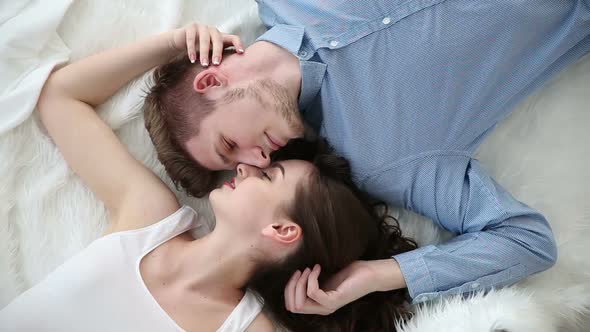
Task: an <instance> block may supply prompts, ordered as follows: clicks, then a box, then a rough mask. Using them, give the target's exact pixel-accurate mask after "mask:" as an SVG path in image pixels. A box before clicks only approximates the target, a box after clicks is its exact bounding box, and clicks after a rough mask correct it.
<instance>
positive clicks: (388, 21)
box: [381, 17, 391, 24]
mask: <svg viewBox="0 0 590 332" xmlns="http://www.w3.org/2000/svg"><path fill="white" fill-rule="evenodd" d="M381 22H383V24H389V23H391V18H389V17H386V18H384V19H383V21H381Z"/></svg>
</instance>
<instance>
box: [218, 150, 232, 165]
mask: <svg viewBox="0 0 590 332" xmlns="http://www.w3.org/2000/svg"><path fill="white" fill-rule="evenodd" d="M215 153H217V156H219V159H221V162H222V163H223V164H224V165H229V159H227V157H226V156H224V155H223V154H222V153H221V152H219V150H217V148H215Z"/></svg>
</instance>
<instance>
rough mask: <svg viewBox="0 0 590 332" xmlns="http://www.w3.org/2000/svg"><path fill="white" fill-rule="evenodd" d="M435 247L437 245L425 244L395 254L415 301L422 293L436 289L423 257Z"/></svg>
mask: <svg viewBox="0 0 590 332" xmlns="http://www.w3.org/2000/svg"><path fill="white" fill-rule="evenodd" d="M435 248H436V247H435V246H425V247H420V248H417V249H414V250H411V251H408V252H404V253H401V254H399V255H395V256H393V259H395V260H396V261H397V263H398V264H399V267H400V269H401V271H402V274H403V276H404V279H405V280H406V286H407V288H408V292H409V293H410V297H411V298H412V300H414V301H416V300H419V299H418V298H419V297H420V295H421V294H423V293H429V292H432V291H433V290H434V282H433V280H432V276H431V275H430V271H429V270H428V267H427V266H426V263H425V262H424V258H423V257H424V255H426V254H428V253H430V252H431V251H433V250H434V249H435ZM425 300H426V299H425ZM420 302H422V301H420Z"/></svg>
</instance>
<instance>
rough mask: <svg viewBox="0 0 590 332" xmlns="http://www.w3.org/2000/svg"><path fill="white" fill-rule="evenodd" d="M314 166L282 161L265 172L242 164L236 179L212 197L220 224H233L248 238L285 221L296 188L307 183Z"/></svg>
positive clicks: (237, 171) (224, 185)
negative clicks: (248, 235) (302, 182)
mask: <svg viewBox="0 0 590 332" xmlns="http://www.w3.org/2000/svg"><path fill="white" fill-rule="evenodd" d="M312 167H313V166H312V165H311V164H310V163H309V162H306V161H302V160H287V161H281V162H277V163H273V164H271V165H270V166H269V167H267V168H264V169H260V168H257V167H253V166H249V165H246V164H239V165H238V167H237V169H236V173H237V175H236V177H235V178H233V179H232V180H231V181H228V182H226V183H224V184H223V186H221V188H218V189H215V190H213V191H212V192H211V194H210V196H209V198H210V201H211V206H212V208H213V212H214V213H215V218H216V220H217V223H223V224H224V225H225V224H230V225H231V227H233V228H237V229H236V231H239V232H241V234H244V235H246V234H248V233H253V232H256V233H260V230H261V229H263V228H264V227H267V226H268V225H269V224H273V223H275V222H277V221H278V220H281V218H283V219H284V218H286V214H285V211H286V208H287V207H289V206H290V204H292V202H293V200H294V199H295V191H296V189H297V185H298V184H299V183H301V181H306V179H307V178H308V177H309V174H310V172H311V170H312Z"/></svg>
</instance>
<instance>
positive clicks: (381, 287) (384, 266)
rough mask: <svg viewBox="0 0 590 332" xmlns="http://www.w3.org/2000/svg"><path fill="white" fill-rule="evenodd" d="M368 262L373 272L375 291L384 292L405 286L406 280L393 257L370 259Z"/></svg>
mask: <svg viewBox="0 0 590 332" xmlns="http://www.w3.org/2000/svg"><path fill="white" fill-rule="evenodd" d="M369 263H370V264H371V268H372V269H373V270H374V272H375V275H374V278H375V280H374V281H375V288H376V289H375V290H376V291H379V292H386V291H390V290H395V289H401V288H406V287H407V286H406V280H405V279H404V276H403V274H402V271H401V269H400V267H399V264H398V263H397V261H396V260H395V259H392V258H388V259H380V260H375V261H370V262H369Z"/></svg>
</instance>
